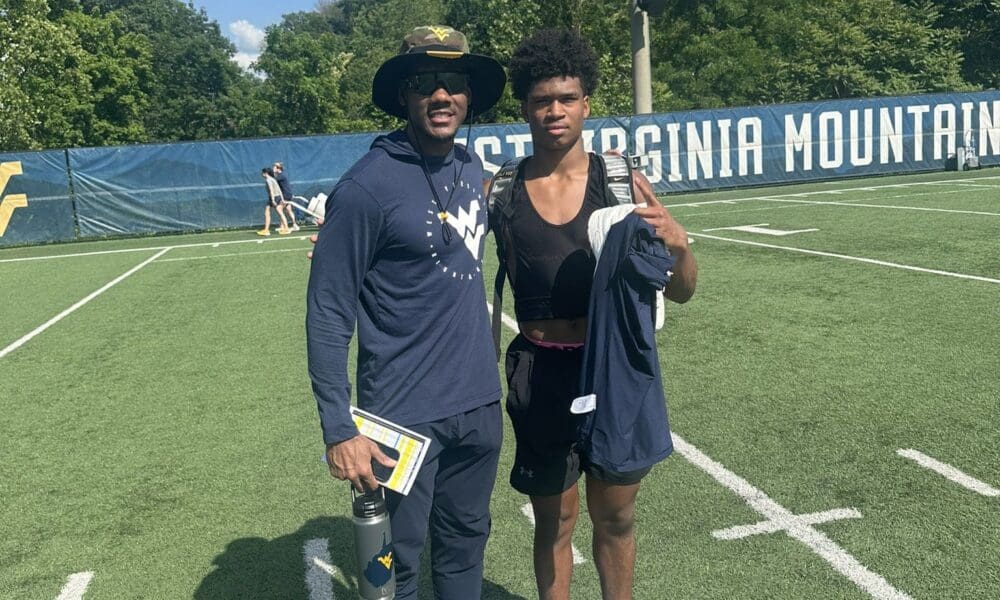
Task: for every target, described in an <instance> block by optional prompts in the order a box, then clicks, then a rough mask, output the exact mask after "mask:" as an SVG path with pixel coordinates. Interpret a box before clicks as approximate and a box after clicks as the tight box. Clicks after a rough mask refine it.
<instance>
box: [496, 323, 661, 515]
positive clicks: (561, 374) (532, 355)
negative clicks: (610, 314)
mask: <svg viewBox="0 0 1000 600" xmlns="http://www.w3.org/2000/svg"><path fill="white" fill-rule="evenodd" d="M504 366H505V370H506V374H507V414H508V415H510V421H511V424H512V425H513V427H514V438H515V440H516V450H515V456H514V467H513V468H512V469H511V472H510V485H511V486H512V487H513V488H514V489H515V490H517V491H519V492H521V493H523V494H528V495H529V496H552V495H555V494H561V493H562V492H564V491H566V490H568V489H569V488H570V487H572V486H573V485H574V484H575V483H576V482H577V480H579V479H580V474H581V473H587V475H588V476H590V477H593V478H595V479H598V480H600V481H604V482H607V483H611V484H615V485H632V484H635V483H638V482H639V481H640V480H641V479H642V478H643V477H645V476H646V474H647V473H649V471H650V470H651V467H648V468H645V469H640V470H637V471H629V472H627V473H617V472H612V471H608V470H607V469H603V468H601V467H599V466H597V465H594V464H591V463H590V462H589V461H588V460H587V457H586V456H581V454H580V453H579V451H578V450H577V436H578V432H577V428H578V427H579V425H580V421H581V418H582V416H581V415H574V414H572V413H571V412H570V411H569V408H570V404H572V403H573V399H574V398H576V397H577V395H578V394H577V390H578V389H579V382H580V369H581V368H582V366H583V348H578V349H573V350H559V349H555V348H542V347H540V346H536V345H535V344H532V343H531V342H529V341H528V340H527V339H526V338H525V337H524V336H523V335H518V336H517V337H516V338H514V341H513V342H511V344H510V346H509V347H508V348H507V356H506V360H505V365H504Z"/></svg>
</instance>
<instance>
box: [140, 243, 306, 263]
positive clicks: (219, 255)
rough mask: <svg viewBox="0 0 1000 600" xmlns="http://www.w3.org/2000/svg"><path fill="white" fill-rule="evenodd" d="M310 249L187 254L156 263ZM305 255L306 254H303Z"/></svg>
mask: <svg viewBox="0 0 1000 600" xmlns="http://www.w3.org/2000/svg"><path fill="white" fill-rule="evenodd" d="M306 250H308V248H306V247H305V246H302V247H299V248H283V249H281V250H262V251H260V252H230V253H229V254H207V255H205V256H185V257H183V258H164V259H163V260H160V261H157V263H156V264H163V263H168V262H181V261H185V260H205V259H206V258H224V257H229V256H253V255H255V254H277V253H279V252H303V253H304V252H305V251H306ZM303 256H305V254H303Z"/></svg>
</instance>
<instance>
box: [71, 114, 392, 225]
mask: <svg viewBox="0 0 1000 600" xmlns="http://www.w3.org/2000/svg"><path fill="white" fill-rule="evenodd" d="M374 137H375V136H374V134H356V135H338V136H314V137H300V138H269V139H255V140H239V141H225V142H188V143H176V144H153V145H143V146H120V147H112V148H85V149H76V150H70V151H69V161H70V167H71V176H72V181H73V190H74V193H75V194H76V207H77V218H78V221H79V226H80V237H83V238H88V237H101V236H108V235H121V234H139V233H157V232H167V231H191V230H207V229H221V228H236V227H250V226H256V225H259V224H260V223H262V222H263V215H264V205H265V203H266V200H267V194H266V192H265V187H264V179H263V177H261V169H262V168H265V167H271V166H272V165H273V164H274V163H275V162H280V163H282V165H283V166H284V168H285V173H286V175H288V177H289V179H290V181H291V183H292V187H293V193H294V194H296V195H300V196H303V197H305V198H307V199H308V198H311V197H312V196H313V195H316V194H320V193H325V192H329V190H330V189H331V188H332V187H333V185H334V183H336V181H337V179H338V178H339V177H340V175H341V174H342V173H343V172H344V171H346V170H347V168H348V167H349V166H350V165H351V164H352V163H353V162H354V160H356V159H357V157H359V156H360V155H361V154H362V153H363V152H364V151H365V150H367V148H368V146H369V145H370V144H371V141H372V139H374Z"/></svg>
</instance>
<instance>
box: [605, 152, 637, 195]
mask: <svg viewBox="0 0 1000 600" xmlns="http://www.w3.org/2000/svg"><path fill="white" fill-rule="evenodd" d="M597 156H599V157H600V158H601V162H602V163H603V164H604V174H605V181H606V182H607V193H606V194H605V196H606V198H605V200H606V201H607V202H608V206H614V205H616V204H634V203H635V197H634V196H633V195H632V169H631V168H630V167H629V162H628V157H626V156H624V155H621V154H619V155H612V154H598V155H597Z"/></svg>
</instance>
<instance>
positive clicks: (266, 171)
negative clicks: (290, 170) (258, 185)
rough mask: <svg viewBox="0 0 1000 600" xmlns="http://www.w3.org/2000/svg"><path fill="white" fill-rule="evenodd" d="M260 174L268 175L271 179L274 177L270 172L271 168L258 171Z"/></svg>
mask: <svg viewBox="0 0 1000 600" xmlns="http://www.w3.org/2000/svg"><path fill="white" fill-rule="evenodd" d="M260 172H261V173H263V174H267V175H270V176H271V177H274V171H272V170H271V167H264V168H263V169H261V170H260Z"/></svg>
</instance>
